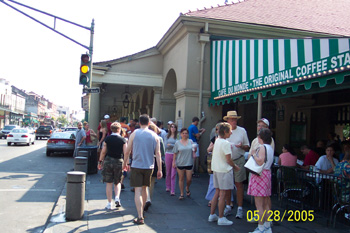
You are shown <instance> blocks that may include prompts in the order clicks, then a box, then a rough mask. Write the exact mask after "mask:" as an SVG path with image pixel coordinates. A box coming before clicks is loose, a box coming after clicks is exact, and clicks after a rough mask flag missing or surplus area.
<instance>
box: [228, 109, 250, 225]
mask: <svg viewBox="0 0 350 233" xmlns="http://www.w3.org/2000/svg"><path fill="white" fill-rule="evenodd" d="M240 118H241V117H240V116H237V112H236V111H228V112H227V115H226V116H224V118H223V119H224V121H227V123H229V124H230V125H231V126H232V134H231V136H230V137H229V138H228V139H226V140H227V141H229V142H230V143H231V150H232V153H231V158H232V160H233V162H234V163H235V164H236V165H237V166H238V167H239V168H240V170H239V171H235V172H234V180H235V186H236V188H237V192H236V193H237V195H236V196H237V205H238V208H237V214H236V218H238V219H242V218H243V197H244V187H243V181H245V180H246V179H247V175H246V169H245V168H244V164H245V158H244V153H245V152H246V151H248V150H249V146H250V145H249V140H248V135H247V131H246V130H245V129H244V128H243V127H240V126H238V125H237V120H238V119H240ZM229 200H231V194H230V193H229V195H227V198H226V201H227V202H228V201H229ZM229 204H230V203H226V208H225V215H229V214H230V212H231V207H230V205H229Z"/></svg>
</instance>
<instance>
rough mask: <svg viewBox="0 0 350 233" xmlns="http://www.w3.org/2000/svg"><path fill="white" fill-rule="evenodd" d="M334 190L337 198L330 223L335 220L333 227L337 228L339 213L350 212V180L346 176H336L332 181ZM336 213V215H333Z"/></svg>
mask: <svg viewBox="0 0 350 233" xmlns="http://www.w3.org/2000/svg"><path fill="white" fill-rule="evenodd" d="M331 183H332V191H333V195H334V198H335V204H334V205H333V207H332V210H331V217H330V220H329V221H330V224H332V222H333V227H334V228H335V225H336V222H337V215H338V214H339V213H344V214H345V212H347V214H349V213H350V200H349V195H350V180H349V179H344V178H336V179H335V180H332V181H331ZM333 214H334V216H333Z"/></svg>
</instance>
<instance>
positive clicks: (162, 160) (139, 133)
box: [76, 111, 350, 233]
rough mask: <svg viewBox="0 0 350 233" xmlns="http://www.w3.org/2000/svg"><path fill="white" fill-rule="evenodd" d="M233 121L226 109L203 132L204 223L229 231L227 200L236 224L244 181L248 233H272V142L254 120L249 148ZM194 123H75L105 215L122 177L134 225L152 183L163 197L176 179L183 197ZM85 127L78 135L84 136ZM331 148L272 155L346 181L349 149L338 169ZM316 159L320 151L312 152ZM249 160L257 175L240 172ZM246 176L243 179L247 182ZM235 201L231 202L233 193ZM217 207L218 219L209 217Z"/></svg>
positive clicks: (195, 137) (194, 148)
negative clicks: (159, 185)
mask: <svg viewBox="0 0 350 233" xmlns="http://www.w3.org/2000/svg"><path fill="white" fill-rule="evenodd" d="M240 118H241V116H239V115H238V114H237V112H236V111H228V112H227V115H226V116H224V117H223V119H222V120H220V121H219V123H218V124H217V125H216V126H215V127H214V128H213V130H212V131H211V134H210V136H211V140H210V145H209V146H208V149H207V152H208V154H209V155H208V158H210V159H208V168H209V169H208V171H209V173H210V179H209V186H208V192H207V195H206V196H205V198H206V199H207V200H208V201H209V203H208V206H209V207H210V215H209V217H208V221H209V222H217V224H218V225H232V224H233V222H232V221H230V220H228V219H227V218H226V217H227V216H228V215H231V214H232V210H233V200H234V199H235V200H236V202H237V211H236V215H235V216H236V219H242V218H243V197H244V185H243V182H244V181H246V180H247V179H248V191H247V194H248V195H251V196H253V197H254V200H255V206H256V209H257V210H258V212H257V213H258V215H259V216H258V218H255V219H253V220H252V221H255V222H258V227H257V228H256V229H255V230H254V231H253V232H255V233H257V232H272V229H271V223H270V222H269V221H267V215H265V216H264V215H263V213H264V212H267V211H269V210H270V209H271V199H270V196H271V190H272V187H271V176H272V174H271V166H272V164H273V163H274V162H275V159H274V151H275V142H274V139H273V138H272V132H271V131H270V130H269V126H270V122H269V120H268V119H266V118H262V119H260V120H258V122H257V137H256V138H255V139H254V140H253V141H252V142H251V143H250V142H249V140H248V135H247V132H246V130H245V129H244V128H243V127H241V126H238V124H237V123H238V120H239V119H240ZM199 121H200V119H199V118H198V117H194V118H193V119H192V124H191V125H190V126H189V127H188V128H182V129H178V128H177V125H176V124H175V123H174V122H172V121H169V122H168V124H167V126H168V127H167V128H165V129H163V122H162V121H157V120H156V119H155V118H150V117H149V116H148V115H145V114H144V115H141V116H140V118H139V119H134V120H130V122H129V123H128V124H127V123H126V119H125V118H122V119H120V121H119V122H113V123H112V122H110V117H109V116H108V115H105V116H104V119H103V120H101V122H100V124H99V127H98V129H97V132H96V133H95V132H94V131H93V130H92V129H89V124H88V123H87V122H85V123H84V128H83V124H82V123H79V124H78V132H77V137H76V147H81V146H84V145H85V144H86V145H91V144H92V143H94V142H95V145H96V146H97V147H98V152H99V153H98V169H99V170H102V171H101V174H102V176H103V182H104V183H106V196H107V205H106V207H105V208H106V209H108V210H110V209H112V208H113V204H112V202H113V190H114V204H115V207H116V208H118V207H120V206H121V198H120V191H121V189H122V186H123V184H122V183H123V178H124V176H125V175H126V173H127V172H129V174H130V186H131V187H133V191H134V193H135V198H134V200H135V206H136V210H137V217H136V218H135V219H134V223H135V224H144V211H147V209H148V208H149V207H150V206H151V200H152V193H153V188H154V184H155V180H156V178H157V179H160V178H162V177H163V173H165V174H164V175H165V176H166V182H165V191H166V192H168V193H170V195H171V196H175V195H176V194H175V190H176V175H177V176H178V186H179V191H180V194H179V196H178V199H179V200H183V199H184V198H185V197H190V196H191V189H190V186H191V183H192V178H193V177H196V175H197V174H196V173H195V171H196V169H195V165H196V160H197V159H198V158H199V146H198V143H199V140H200V138H201V136H202V134H203V133H204V132H205V129H202V128H200V129H198V124H199ZM84 129H85V130H84ZM337 148H338V147H336V146H335V145H334V142H333V143H330V144H327V146H326V147H325V148H324V149H323V148H322V145H319V147H318V151H322V150H323V151H324V155H323V154H322V155H319V154H318V153H316V152H315V150H316V149H315V150H312V149H311V148H310V147H309V146H307V145H304V146H302V147H301V148H300V151H301V152H302V153H303V155H304V156H305V157H304V159H303V162H302V163H300V162H299V160H298V159H297V156H296V154H295V152H294V150H293V148H292V147H291V146H290V145H288V144H285V145H284V146H283V148H282V153H281V154H280V156H279V157H278V160H277V164H278V165H279V166H288V167H298V168H301V169H307V170H309V169H310V167H311V168H313V167H315V168H316V169H317V171H319V172H321V173H325V174H330V173H334V174H336V175H339V176H343V177H348V178H350V163H349V162H350V155H349V152H350V144H347V143H345V144H344V145H343V152H344V153H343V161H342V162H341V163H339V160H338V159H336V158H335V157H334V156H335V152H336V150H337ZM319 153H322V152H319ZM250 157H252V158H253V159H254V160H255V162H256V164H257V165H258V166H262V167H263V170H262V172H261V174H254V173H248V172H247V170H246V168H245V164H246V160H247V159H249V158H250ZM247 174H249V177H247ZM234 189H235V190H236V192H235V193H236V197H235V198H234V197H233V195H232V194H233V190H234ZM185 195H186V196H185ZM216 207H218V212H217V213H218V215H217V214H216Z"/></svg>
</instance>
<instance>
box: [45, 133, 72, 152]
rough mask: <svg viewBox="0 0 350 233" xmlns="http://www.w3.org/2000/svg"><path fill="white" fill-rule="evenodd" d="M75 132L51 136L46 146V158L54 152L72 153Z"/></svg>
mask: <svg viewBox="0 0 350 233" xmlns="http://www.w3.org/2000/svg"><path fill="white" fill-rule="evenodd" d="M74 133H75V131H66V132H55V133H53V134H52V135H51V137H50V138H49V140H48V141H47V144H46V156H50V155H51V153H54V152H69V153H72V154H73V152H74V148H75V134H74Z"/></svg>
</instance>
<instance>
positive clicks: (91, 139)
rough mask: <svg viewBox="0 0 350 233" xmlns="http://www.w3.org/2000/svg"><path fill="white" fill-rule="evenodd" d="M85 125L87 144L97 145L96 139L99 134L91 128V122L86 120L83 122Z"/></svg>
mask: <svg viewBox="0 0 350 233" xmlns="http://www.w3.org/2000/svg"><path fill="white" fill-rule="evenodd" d="M83 126H84V129H85V133H86V139H85V143H86V145H87V146H95V145H96V141H95V139H97V134H96V133H95V131H93V130H92V129H90V125H89V122H86V121H85V122H84V123H83Z"/></svg>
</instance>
